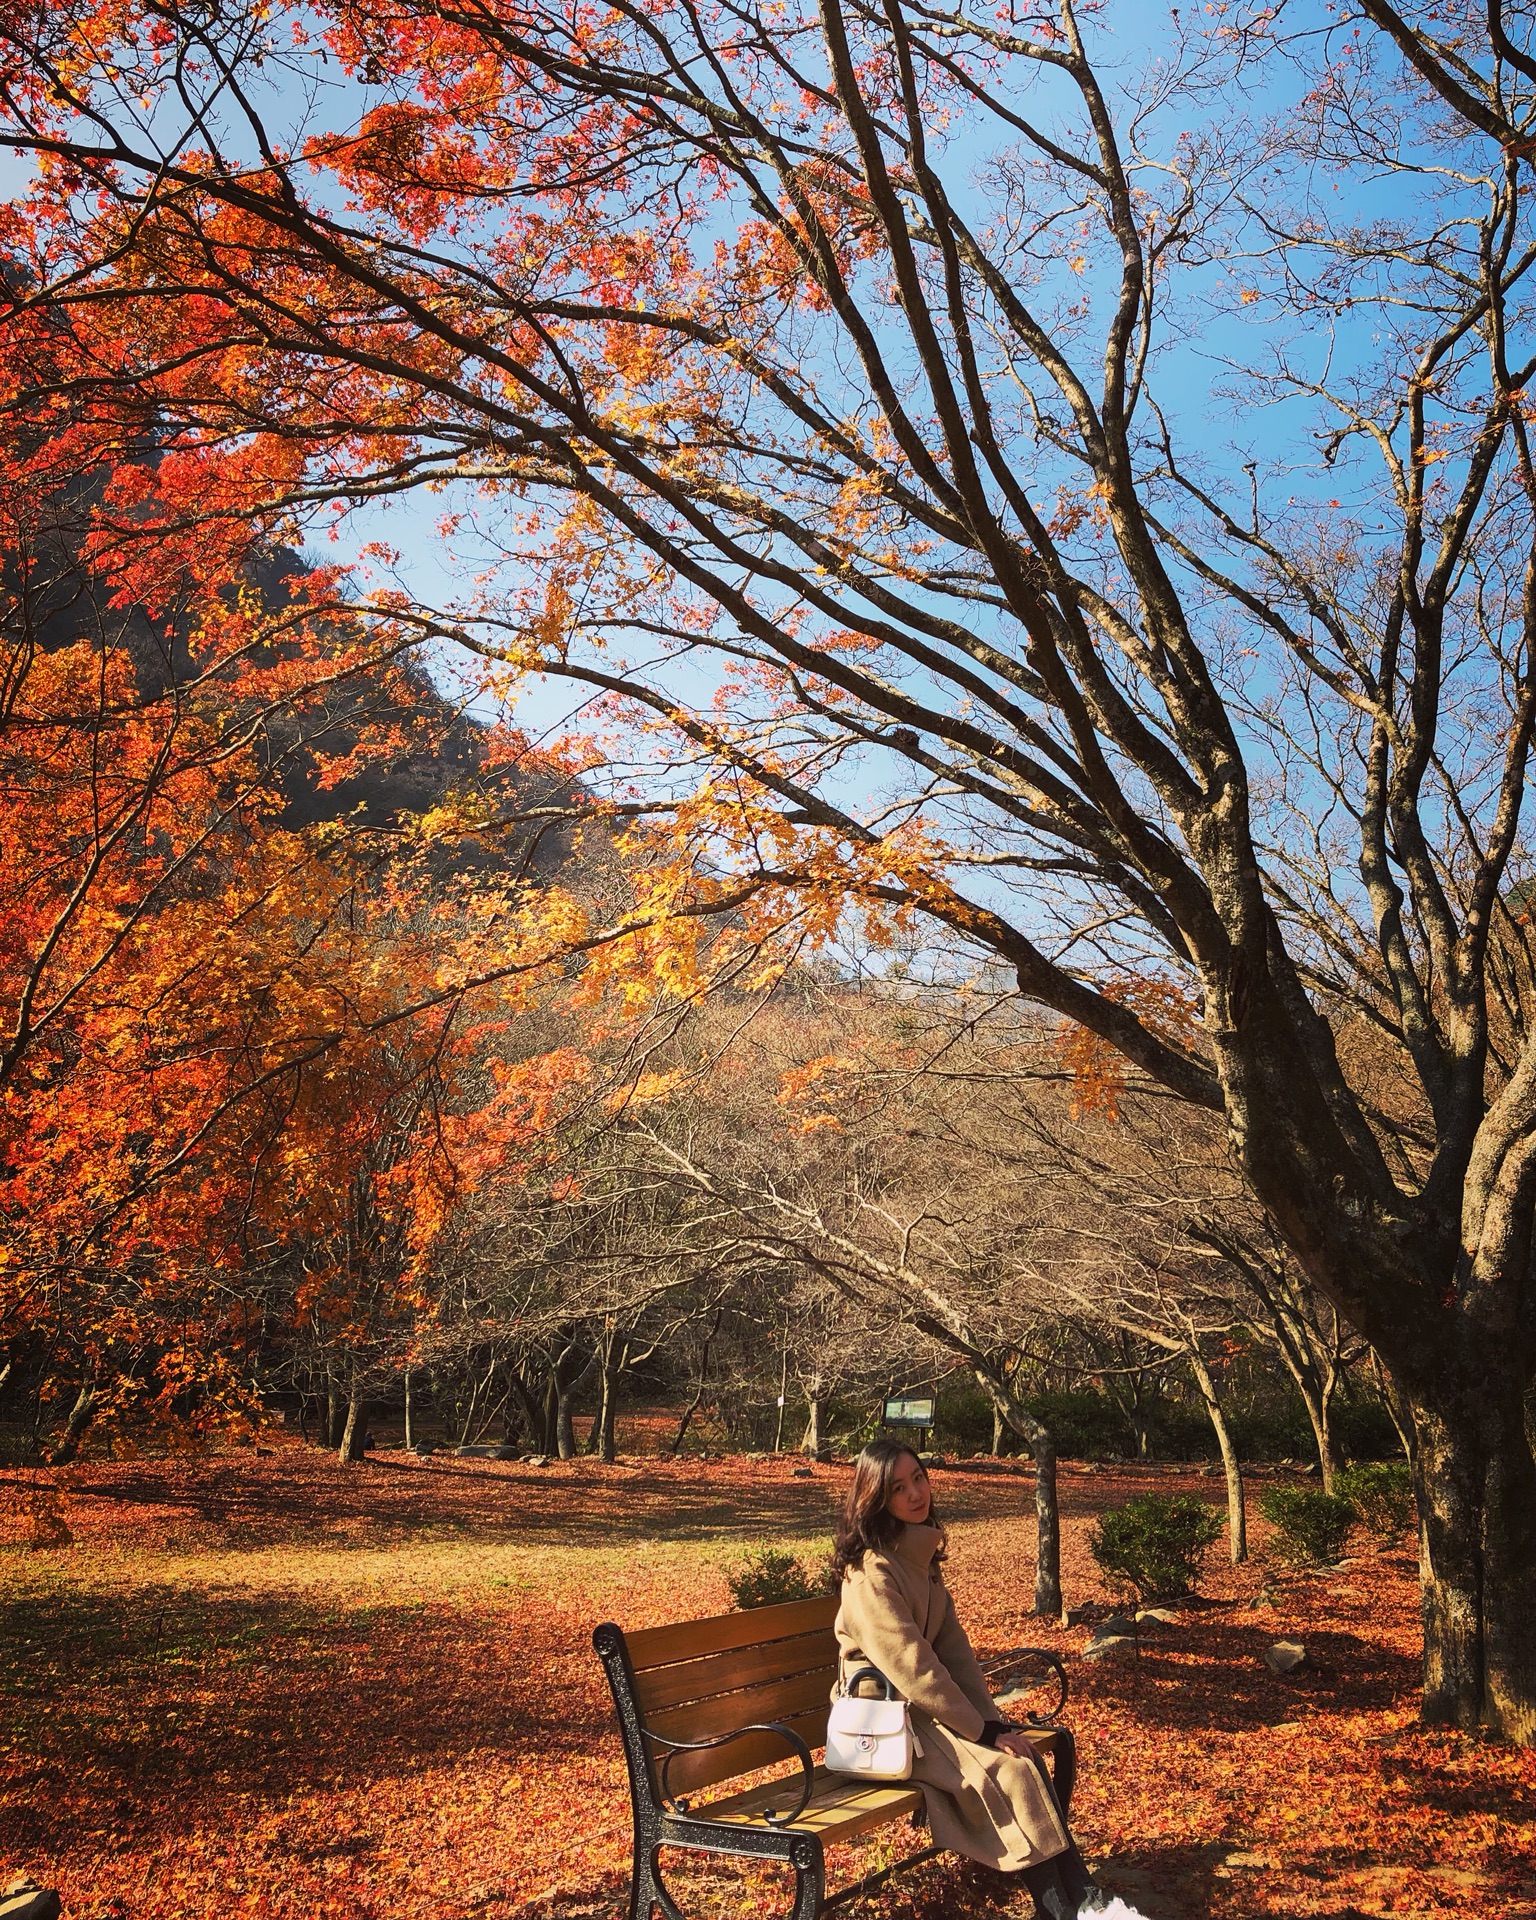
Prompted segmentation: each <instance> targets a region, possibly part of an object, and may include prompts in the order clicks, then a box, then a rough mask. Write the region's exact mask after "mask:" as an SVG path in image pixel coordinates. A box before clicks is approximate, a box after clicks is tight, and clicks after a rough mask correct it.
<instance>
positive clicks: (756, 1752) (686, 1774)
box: [655, 1700, 832, 1799]
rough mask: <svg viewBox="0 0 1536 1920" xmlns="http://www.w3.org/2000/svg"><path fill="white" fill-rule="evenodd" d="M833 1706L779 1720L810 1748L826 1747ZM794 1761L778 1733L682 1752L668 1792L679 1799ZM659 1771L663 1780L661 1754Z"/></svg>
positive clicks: (671, 1772)
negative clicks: (828, 1719)
mask: <svg viewBox="0 0 1536 1920" xmlns="http://www.w3.org/2000/svg"><path fill="white" fill-rule="evenodd" d="M831 1704H832V1703H831V1702H830V1701H829V1700H824V1701H823V1702H822V1703H821V1705H820V1706H819V1707H817V1708H816V1709H815V1711H814V1712H812V1713H801V1714H793V1715H791V1714H780V1716H779V1718H780V1719H781V1720H782V1721H783V1722H784V1724H785V1726H787V1727H792V1728H793V1729H794V1731H795V1732H796V1733H798V1734H799V1736H800V1738H801V1739H802V1740H803V1741H804V1742H805V1744H806V1745H807V1746H808V1747H811V1748H816V1747H824V1746H825V1745H826V1744H827V1713H828V1711H829V1710H830V1707H831ZM739 1724H740V1723H739V1722H738V1725H739ZM792 1758H793V1755H792V1753H791V1751H790V1749H789V1748H788V1747H787V1746H786V1745H785V1744H784V1742H783V1741H782V1740H781V1739H779V1738H778V1736H777V1735H776V1734H772V1733H749V1734H745V1735H743V1737H742V1738H741V1739H740V1740H732V1741H731V1742H730V1743H729V1744H728V1745H726V1746H723V1747H713V1748H711V1749H710V1751H709V1752H708V1753H680V1754H679V1755H678V1756H677V1758H676V1759H675V1760H674V1761H673V1762H672V1765H671V1768H670V1769H669V1771H668V1773H667V1791H668V1793H670V1794H671V1795H672V1797H673V1798H674V1799H675V1798H676V1797H677V1795H678V1794H680V1793H696V1792H697V1791H698V1790H699V1788H700V1787H713V1786H715V1785H717V1784H718V1782H720V1781H721V1780H734V1779H735V1778H736V1776H737V1775H738V1774H742V1773H755V1772H756V1771H757V1769H758V1768H759V1767H772V1766H776V1765H777V1764H778V1763H779V1762H780V1761H781V1760H786V1759H792ZM655 1768H656V1776H657V1779H658V1781H659V1780H660V1777H661V1756H660V1755H659V1754H657V1755H656V1756H655ZM802 1777H803V1776H802Z"/></svg>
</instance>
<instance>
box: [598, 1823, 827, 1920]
mask: <svg viewBox="0 0 1536 1920" xmlns="http://www.w3.org/2000/svg"><path fill="white" fill-rule="evenodd" d="M744 1857H746V1858H749V1859H750V1858H753V1857H754V1856H752V1855H746V1856H744ZM755 1857H758V1858H761V1857H762V1856H760V1855H759V1856H755ZM779 1857H780V1858H782V1857H783V1856H782V1855H781V1856H779ZM789 1864H790V1865H791V1866H792V1867H793V1868H794V1870H795V1904H794V1906H793V1907H792V1908H791V1909H790V1914H789V1920H816V1916H817V1915H818V1914H819V1913H820V1912H821V1903H822V1899H823V1897H824V1895H825V1893H826V1873H825V1870H824V1869H823V1866H822V1859H821V1848H820V1847H818V1846H817V1845H816V1843H815V1841H814V1840H794V1841H791V1843H790V1848H789ZM657 1907H660V1908H661V1911H662V1913H663V1914H664V1915H665V1916H666V1920H684V1915H683V1912H682V1909H681V1908H680V1907H679V1906H678V1904H677V1902H676V1901H675V1900H674V1899H673V1898H672V1896H671V1894H670V1893H668V1891H667V1887H666V1882H665V1881H664V1880H663V1879H662V1877H661V1848H660V1846H659V1845H658V1846H653V1847H641V1846H637V1847H636V1848H635V1865H634V1871H633V1873H632V1874H631V1876H630V1887H629V1920H651V1915H652V1913H653V1912H654V1910H655V1909H656V1908H657Z"/></svg>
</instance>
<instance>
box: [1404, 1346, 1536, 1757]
mask: <svg viewBox="0 0 1536 1920" xmlns="http://www.w3.org/2000/svg"><path fill="white" fill-rule="evenodd" d="M1517 1371H1518V1370H1517V1367H1516V1366H1514V1365H1508V1366H1506V1367H1504V1368H1502V1369H1499V1368H1497V1367H1495V1366H1493V1365H1490V1366H1489V1367H1488V1368H1487V1370H1486V1372H1485V1374H1484V1377H1483V1379H1482V1380H1481V1381H1480V1383H1479V1385H1478V1387H1477V1389H1476V1390H1475V1391H1472V1392H1469V1393H1468V1394H1467V1395H1466V1396H1465V1397H1464V1399H1463V1403H1462V1404H1461V1405H1459V1406H1454V1405H1453V1406H1449V1407H1437V1408H1432V1409H1431V1408H1425V1407H1422V1406H1415V1408H1414V1435H1415V1440H1416V1445H1415V1448H1414V1456H1415V1457H1414V1483H1415V1490H1416V1492H1417V1495H1418V1503H1419V1522H1420V1524H1419V1561H1420V1574H1421V1578H1422V1583H1423V1604H1424V1718H1425V1719H1426V1720H1428V1721H1430V1722H1433V1723H1439V1724H1443V1725H1449V1726H1459V1727H1471V1726H1479V1727H1486V1728H1488V1729H1489V1730H1490V1731H1491V1732H1493V1733H1496V1734H1498V1735H1500V1736H1501V1737H1502V1738H1504V1739H1507V1740H1515V1741H1519V1742H1520V1743H1521V1744H1523V1745H1532V1744H1536V1462H1533V1460H1532V1454H1531V1446H1530V1442H1529V1438H1528V1436H1527V1434H1526V1430H1525V1412H1524V1391H1523V1381H1520V1380H1518V1378H1516V1377H1515V1376H1516V1375H1517ZM1501 1375H1502V1377H1501Z"/></svg>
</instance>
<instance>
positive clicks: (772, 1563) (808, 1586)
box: [725, 1547, 832, 1607]
mask: <svg viewBox="0 0 1536 1920" xmlns="http://www.w3.org/2000/svg"><path fill="white" fill-rule="evenodd" d="M725 1584H726V1585H727V1586H728V1587H729V1588H730V1590H731V1598H732V1599H733V1600H734V1601H735V1602H736V1604H737V1606H738V1607H777V1606H782V1605H783V1603H784V1602H785V1601H786V1600H813V1599H814V1598H815V1597H816V1596H817V1595H818V1594H822V1593H830V1592H831V1591H832V1571H831V1560H830V1557H827V1558H824V1559H822V1560H819V1561H813V1562H809V1563H807V1562H802V1561H801V1560H798V1559H797V1558H796V1557H795V1555H794V1554H792V1553H787V1552H786V1551H785V1550H784V1548H783V1547H751V1548H749V1549H748V1550H747V1552H746V1554H745V1555H744V1556H743V1557H742V1558H741V1559H740V1560H738V1561H737V1562H736V1563H735V1564H734V1565H733V1566H729V1567H727V1568H726V1570H725Z"/></svg>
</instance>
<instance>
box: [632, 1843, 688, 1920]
mask: <svg viewBox="0 0 1536 1920" xmlns="http://www.w3.org/2000/svg"><path fill="white" fill-rule="evenodd" d="M657 1907H660V1908H661V1910H662V1912H663V1913H664V1914H665V1915H666V1920H683V1912H682V1909H681V1908H680V1907H679V1906H678V1904H677V1902H676V1901H675V1900H674V1899H673V1898H672V1896H671V1894H670V1893H668V1892H667V1889H666V1885H665V1883H664V1882H663V1880H662V1877H661V1848H660V1847H659V1846H656V1847H644V1846H641V1845H639V1843H638V1842H637V1843H636V1846H635V1867H634V1872H633V1873H632V1874H631V1876H630V1883H629V1920H651V1915H652V1913H653V1912H654V1911H655V1909H656V1908H657Z"/></svg>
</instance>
